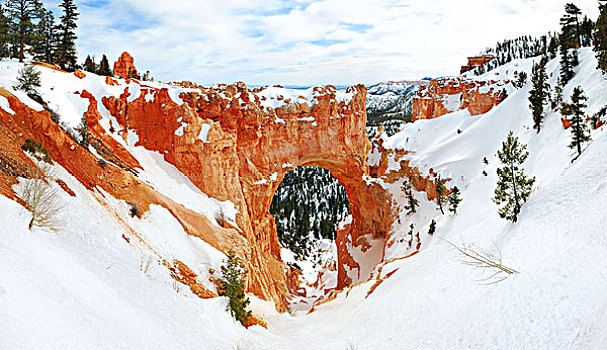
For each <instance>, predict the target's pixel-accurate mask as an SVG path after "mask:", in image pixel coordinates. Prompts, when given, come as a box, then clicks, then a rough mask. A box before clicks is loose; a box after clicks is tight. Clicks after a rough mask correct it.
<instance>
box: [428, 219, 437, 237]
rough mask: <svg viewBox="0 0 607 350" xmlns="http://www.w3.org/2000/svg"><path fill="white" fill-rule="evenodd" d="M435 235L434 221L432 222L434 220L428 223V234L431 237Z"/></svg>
mask: <svg viewBox="0 0 607 350" xmlns="http://www.w3.org/2000/svg"><path fill="white" fill-rule="evenodd" d="M435 233H436V221H434V219H432V222H431V223H430V228H429V229H428V234H429V235H430V236H432V235H434V234H435Z"/></svg>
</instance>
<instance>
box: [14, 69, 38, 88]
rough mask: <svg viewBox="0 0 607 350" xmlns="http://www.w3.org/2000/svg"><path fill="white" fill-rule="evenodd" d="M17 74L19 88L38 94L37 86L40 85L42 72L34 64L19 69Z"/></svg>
mask: <svg viewBox="0 0 607 350" xmlns="http://www.w3.org/2000/svg"><path fill="white" fill-rule="evenodd" d="M18 73H19V75H18V76H17V81H18V82H19V84H18V85H17V89H19V90H22V91H24V92H25V93H27V94H37V93H38V92H37V91H36V88H39V87H40V84H41V82H40V72H39V71H38V70H37V69H36V68H34V66H30V65H28V66H24V67H23V68H21V69H19V71H18Z"/></svg>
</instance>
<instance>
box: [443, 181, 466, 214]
mask: <svg viewBox="0 0 607 350" xmlns="http://www.w3.org/2000/svg"><path fill="white" fill-rule="evenodd" d="M459 195H460V191H459V188H457V186H455V187H453V191H451V194H449V197H447V201H448V202H449V211H450V212H452V213H453V214H457V207H459V204H460V203H461V201H462V199H461V198H460V196H459Z"/></svg>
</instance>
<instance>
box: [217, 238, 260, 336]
mask: <svg viewBox="0 0 607 350" xmlns="http://www.w3.org/2000/svg"><path fill="white" fill-rule="evenodd" d="M242 275H243V271H242V268H241V267H240V259H238V257H237V256H236V253H235V252H234V251H233V250H230V251H229V252H228V255H227V259H226V260H224V264H223V265H222V266H221V278H219V279H218V281H217V282H218V283H219V285H220V288H219V295H220V296H226V297H228V299H229V302H228V306H227V311H229V312H230V314H232V317H234V318H235V319H236V320H237V321H240V323H241V324H242V325H245V324H246V322H247V321H248V319H249V317H251V316H252V314H251V311H247V310H246V308H247V306H249V303H250V301H249V298H247V297H246V294H245V291H244V290H245V280H244V278H243V277H242Z"/></svg>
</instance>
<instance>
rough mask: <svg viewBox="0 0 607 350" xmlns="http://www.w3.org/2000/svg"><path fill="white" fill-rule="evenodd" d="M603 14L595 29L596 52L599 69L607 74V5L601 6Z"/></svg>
mask: <svg viewBox="0 0 607 350" xmlns="http://www.w3.org/2000/svg"><path fill="white" fill-rule="evenodd" d="M599 10H600V11H601V14H600V15H599V18H598V19H597V21H596V25H595V27H594V52H595V55H596V59H597V61H598V64H597V68H598V69H600V70H601V71H603V73H606V74H607V3H605V4H599Z"/></svg>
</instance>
